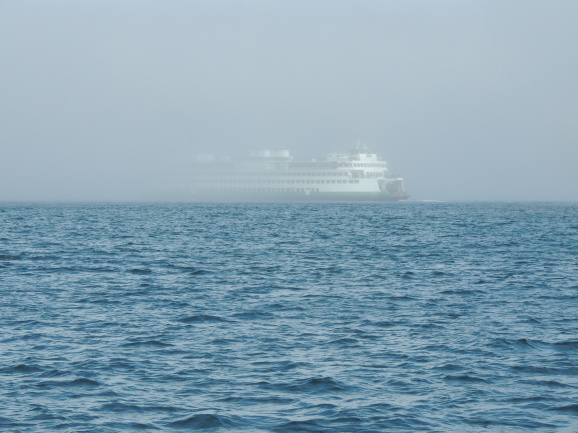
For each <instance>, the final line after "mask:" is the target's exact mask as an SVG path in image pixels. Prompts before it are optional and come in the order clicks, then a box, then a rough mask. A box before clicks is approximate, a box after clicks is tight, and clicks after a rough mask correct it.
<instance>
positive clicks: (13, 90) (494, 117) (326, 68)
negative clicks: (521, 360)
mask: <svg viewBox="0 0 578 433" xmlns="http://www.w3.org/2000/svg"><path fill="white" fill-rule="evenodd" d="M577 23H578V1H576V0H567V1H566V0H560V1H556V0H552V1H544V0H539V1H532V0H511V1H508V0H496V1H491V0H485V1H476V0H468V1H464V0H422V1H413V0H403V1H402V0H395V1H393V0H392V1H387V0H379V1H353V0H352V1H335V0H326V1H322V0H319V1H311V0H309V1H295V0H291V1H286V0H285V1H274V0H268V1H265V0H263V1H240V0H235V1H218V0H207V1H202V0H201V1H184V0H183V1H178V0H174V1H160V0H159V1H143V0H138V1H137V0H134V1H130V0H126V1H118V0H115V1H112V0H111V1H107V0H98V1H97V0H92V1H91V0H85V1H78V0H68V1H67V0H54V1H50V0H48V1H40V0H37V1H26V0H12V1H10V0H0V200H132V199H138V198H139V195H138V194H139V190H140V189H141V188H140V185H143V184H145V183H146V178H147V177H149V176H150V175H151V173H153V172H154V171H155V170H156V169H157V168H158V167H160V166H162V165H163V164H164V163H165V161H167V160H171V159H175V158H182V157H185V156H186V155H190V154H195V153H197V152H205V153H206V152H213V153H218V152H222V153H223V154H232V155H235V156H242V155H244V154H245V153H246V152H247V151H248V150H249V149H250V148H253V147H275V148H289V149H291V150H292V152H293V154H294V155H295V156H296V157H301V158H312V157H317V158H319V157H324V156H325V154H326V153H328V152H330V151H333V150H346V149H348V148H349V147H350V145H351V143H352V140H353V139H354V138H355V137H358V138H360V139H361V140H362V141H364V142H366V143H367V144H368V145H369V146H370V147H371V148H372V149H375V150H376V151H378V152H379V153H380V154H382V155H384V156H385V158H386V160H387V161H388V163H389V165H390V167H391V169H392V170H393V171H395V172H400V173H402V174H403V176H404V178H405V186H406V190H407V191H408V193H409V194H411V195H412V197H413V198H415V199H418V200H419V199H439V200H578V24H577Z"/></svg>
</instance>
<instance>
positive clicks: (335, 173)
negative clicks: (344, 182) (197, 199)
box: [203, 171, 349, 177]
mask: <svg viewBox="0 0 578 433" xmlns="http://www.w3.org/2000/svg"><path fill="white" fill-rule="evenodd" d="M205 174H206V175H210V176H228V175H232V176H235V177H242V176H265V177H274V176H275V177H295V176H316V177H319V176H324V177H345V176H349V172H348V171H326V172H321V171H320V172H315V171H314V172H310V171H287V172H279V171H270V172H268V171H252V172H251V171H250V172H234V173H230V172H229V173H223V172H219V171H213V172H207V173H203V175H205Z"/></svg>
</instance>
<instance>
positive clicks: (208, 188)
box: [194, 187, 319, 192]
mask: <svg viewBox="0 0 578 433" xmlns="http://www.w3.org/2000/svg"><path fill="white" fill-rule="evenodd" d="M194 191H198V192H208V191H210V192H213V191H218V192H306V191H308V192H319V188H211V187H198V188H194Z"/></svg>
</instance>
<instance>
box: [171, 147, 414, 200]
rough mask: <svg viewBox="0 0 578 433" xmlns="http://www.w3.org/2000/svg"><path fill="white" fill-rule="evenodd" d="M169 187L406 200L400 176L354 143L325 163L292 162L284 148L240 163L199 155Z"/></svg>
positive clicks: (228, 194) (265, 196)
mask: <svg viewBox="0 0 578 433" xmlns="http://www.w3.org/2000/svg"><path fill="white" fill-rule="evenodd" d="M171 178H172V179H171V180H170V182H169V183H170V185H167V186H168V187H169V189H170V190H172V191H173V192H177V193H178V196H179V197H181V198H183V199H190V200H199V201H205V200H212V201H219V200H257V201H258V200H333V201H343V200H345V201H359V200H365V201H392V200H404V199H407V198H408V195H407V194H406V193H405V190H404V187H403V178H401V177H400V176H396V175H392V174H390V172H389V170H388V168H387V164H386V162H385V161H384V160H382V159H380V158H378V156H377V154H375V153H373V152H371V151H369V150H368V149H367V147H366V146H364V145H361V144H359V143H357V144H356V147H355V149H353V150H351V151H350V152H348V153H331V154H329V155H327V159H326V160H324V161H317V160H309V161H304V160H295V159H294V158H293V157H292V156H291V154H290V152H289V150H286V149H254V150H252V151H251V153H250V156H249V158H248V159H247V160H244V161H236V162H234V161H227V160H219V159H218V158H216V157H215V156H214V155H210V154H204V155H198V156H197V158H196V162H195V164H193V165H192V166H191V167H189V168H187V169H183V167H181V168H180V169H178V170H174V171H173V172H172V173H171Z"/></svg>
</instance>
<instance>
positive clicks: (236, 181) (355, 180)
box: [195, 179, 359, 184]
mask: <svg viewBox="0 0 578 433" xmlns="http://www.w3.org/2000/svg"><path fill="white" fill-rule="evenodd" d="M195 183H210V184H215V183H227V184H230V183H235V184H242V183H259V184H263V183H282V184H285V183H301V184H326V183H330V184H334V183H359V179H349V180H341V179H338V180H333V179H332V180H325V179H317V180H305V179H301V180H292V179H290V180H287V179H276V180H273V179H271V180H253V179H235V180H227V179H196V181H195Z"/></svg>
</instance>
